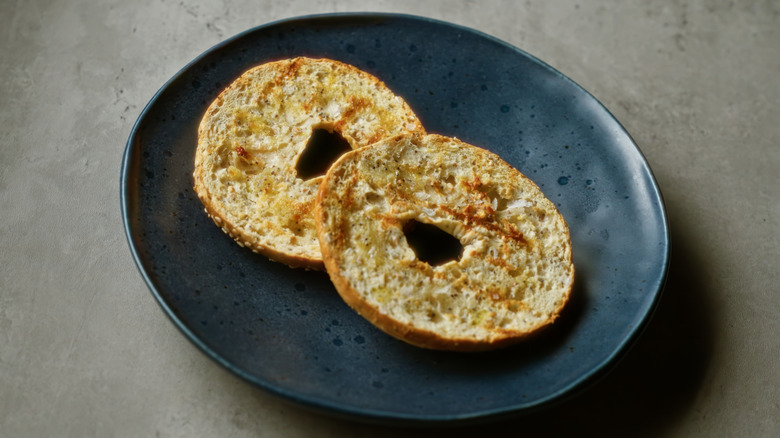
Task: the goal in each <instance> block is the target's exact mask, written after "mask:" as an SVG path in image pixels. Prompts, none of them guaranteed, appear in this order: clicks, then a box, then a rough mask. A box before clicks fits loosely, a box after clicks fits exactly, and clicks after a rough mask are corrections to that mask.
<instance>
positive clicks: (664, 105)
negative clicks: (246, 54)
mask: <svg viewBox="0 0 780 438" xmlns="http://www.w3.org/2000/svg"><path fill="white" fill-rule="evenodd" d="M345 11H386V12H403V13H409V14H415V15H422V16H427V17H432V18H437V19H441V20H445V21H449V22H453V23H457V24H460V25H464V26H468V27H471V28H474V29H478V30H480V31H482V32H485V33H487V34H490V35H493V36H495V37H497V38H499V39H502V40H504V41H506V42H508V43H510V44H513V45H515V46H517V47H519V48H521V49H523V50H525V51H527V52H529V53H531V54H533V55H535V56H537V57H539V58H541V59H542V60H544V61H545V62H547V63H549V64H550V65H551V66H553V67H554V68H556V69H558V70H559V71H561V72H562V73H564V74H565V75H567V76H569V77H570V78H572V79H573V80H574V81H575V82H577V83H578V84H580V85H581V86H583V87H584V88H585V89H586V90H588V91H590V92H591V93H592V94H593V95H594V96H595V97H596V98H597V99H599V100H600V101H601V102H602V103H604V105H605V106H606V107H607V108H608V109H609V110H610V111H611V112H612V113H613V114H614V115H615V116H616V118H617V119H618V120H619V121H620V122H621V123H622V124H623V125H624V126H625V127H626V129H627V130H628V132H629V133H631V135H632V136H633V138H634V139H635V140H636V142H637V144H638V145H639V147H640V149H641V150H642V152H643V154H644V155H645V156H646V158H647V160H648V162H649V164H650V166H651V168H652V169H653V172H654V173H655V175H656V177H657V180H658V183H659V185H660V187H661V190H662V192H663V194H664V197H665V201H666V206H667V209H668V214H669V220H670V224H671V231H672V236H673V253H672V264H671V270H670V274H669V280H668V285H667V288H666V292H665V294H664V296H663V298H662V301H661V303H660V306H659V308H658V311H657V313H656V315H655V318H654V319H653V321H652V322H651V324H650V326H649V327H648V329H647V330H646V332H645V333H644V334H643V336H642V337H641V338H640V339H639V341H638V343H637V344H636V346H635V348H634V349H632V350H631V351H630V353H629V354H628V355H627V357H626V358H625V359H624V360H623V361H622V362H621V363H620V364H618V366H617V367H616V368H615V369H614V371H613V372H612V373H611V374H609V375H608V376H607V377H606V378H604V379H603V380H602V381H600V382H598V383H597V384H596V385H595V386H593V387H591V388H590V389H589V390H587V391H586V392H584V393H582V394H580V395H578V396H577V397H575V398H573V399H571V400H568V401H566V402H564V403H562V404H559V405H557V406H554V407H552V408H550V409H547V410H545V411H542V412H539V413H535V414H531V415H528V416H526V417H523V418H520V419H516V420H511V421H509V422H504V423H497V424H491V425H486V426H479V427H476V428H462V429H457V430H443V431H436V430H406V429H404V430H399V429H387V428H384V427H377V426H372V425H368V424H362V423H354V422H350V421H346V420H340V419H335V418H330V417H327V416H323V415H320V414H315V413H310V412H308V411H305V410H303V409H300V408H298V407H297V406H294V405H290V404H287V403H284V402H281V401H280V400H279V399H277V398H275V397H273V396H271V395H268V394H266V393H265V392H263V391H261V390H259V389H256V388H254V387H252V386H250V385H248V384H246V383H245V382H244V381H242V380H240V379H238V378H237V377H235V376H234V375H232V374H230V373H229V372H227V371H226V370H224V369H223V368H222V367H220V366H218V365H217V364H216V363H215V362H213V361H211V360H210V359H209V358H207V357H206V356H205V355H203V354H202V353H201V352H200V351H199V350H198V349H197V348H195V347H194V346H193V345H192V344H191V343H190V342H189V341H188V340H187V339H186V338H185V337H183V336H182V335H181V334H180V332H179V331H178V330H177V329H176V328H175V327H174V326H173V324H171V322H170V320H169V319H168V318H167V317H166V316H165V314H164V313H163V312H162V311H161V310H160V308H159V306H158V305H157V304H156V302H155V301H154V299H153V297H152V295H151V294H150V293H149V290H148V289H147V287H146V285H145V283H144V281H143V279H142V277H141V275H139V272H138V270H137V269H136V267H135V265H134V262H133V259H132V256H131V253H130V250H129V249H128V245H127V243H126V239H125V236H124V231H123V227H122V219H121V216H120V208H119V205H120V204H119V169H120V162H121V157H122V153H123V150H124V147H125V142H126V140H127V138H128V135H129V133H130V130H131V128H132V126H133V123H134V121H135V120H136V118H137V117H138V115H139V113H140V112H141V110H142V109H143V107H144V105H145V104H146V103H147V102H148V101H149V99H150V98H151V97H152V96H153V95H154V93H155V92H156V91H157V90H158V89H159V88H160V87H161V86H162V85H163V84H164V83H165V82H166V81H167V80H168V79H169V78H170V77H171V76H172V75H173V74H175V73H176V72H177V71H178V70H179V69H180V68H182V67H183V66H184V65H186V64H187V63H188V62H189V61H191V60H192V59H193V58H195V57H196V56H197V55H199V54H200V53H201V52H203V51H204V50H206V49H208V48H210V47H211V46H213V45H214V44H216V43H218V42H220V41H222V40H224V39H226V38H229V37H230V36H232V35H234V34H237V33H239V32H241V31H243V30H246V29H248V28H251V27H254V26H257V25H260V24H264V23H267V22H270V21H273V20H277V19H282V18H287V17H292V16H298V15H306V14H312V13H322V12H345ZM0 54H2V56H0V205H2V209H0V248H2V252H0V431H2V432H0V435H2V436H3V437H21V436H78V437H85V436H100V437H104V436H122V437H124V436H231V437H242V436H289V437H298V436H300V437H320V436H329V437H330V436H334V437H335V436H338V437H342V436H397V435H399V434H404V435H407V436H436V435H442V436H444V435H446V436H469V435H471V434H473V433H476V432H479V435H480V436H505V435H512V436H514V435H515V434H518V433H520V432H523V433H526V432H527V434H528V436H542V435H544V436H547V435H553V436H555V435H574V434H577V435H584V436H592V435H597V434H598V435H599V436H616V435H620V436H625V435H628V436H654V437H658V436H685V437H711V436H777V435H778V434H780V367H779V366H778V363H777V361H778V358H780V323H779V322H778V321H780V293H778V291H777V284H778V283H779V282H780V281H779V280H780V278H778V269H777V267H778V260H779V259H780V243H779V241H778V236H779V235H780V232H779V231H778V219H779V218H780V195H779V194H778V193H780V190H778V189H780V184H779V182H780V181H778V174H780V172H779V171H780V146H779V145H780V3H778V2H776V1H771V0H766V1H754V2H720V1H691V2H671V1H669V2H663V1H658V2H644V1H630V2H607V1H592V2H573V1H552V2H510V1H484V2H473V1H448V2H445V1H429V2H421V1H393V2H390V1H367V0H363V1H316V0H308V1H307V0H301V1H293V2H269V1H261V2H258V1H241V0H235V1H231V0H222V1H203V2H190V1H163V0H159V1H157V0H154V1H142V2H124V1H117V0H108V1H96V0H78V1H68V2H65V1H61V2H54V1H30V2H10V1H5V2H0Z"/></svg>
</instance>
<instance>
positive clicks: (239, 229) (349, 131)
mask: <svg viewBox="0 0 780 438" xmlns="http://www.w3.org/2000/svg"><path fill="white" fill-rule="evenodd" d="M422 130H423V128H422V125H421V124H420V122H419V120H418V119H417V116H416V115H415V114H414V112H413V111H412V110H411V108H410V107H409V105H408V104H406V102H404V100H403V99H402V98H401V97H399V96H396V95H395V94H393V93H392V92H391V91H390V90H389V89H388V88H387V87H386V86H385V85H384V84H383V83H382V82H381V81H379V79H377V78H376V77H374V76H372V75H370V74H368V73H366V72H363V71H361V70H359V69H357V68H355V67H352V66H350V65H346V64H343V63H341V62H338V61H333V60H328V59H311V58H295V59H286V60H281V61H276V62H270V63H267V64H263V65H260V66H257V67H255V68H252V69H250V70H248V71H246V72H245V73H244V74H242V75H241V76H240V77H239V78H238V79H236V80H235V81H234V82H233V83H232V84H230V85H229V86H228V87H227V88H226V89H225V90H224V91H222V92H221V93H220V94H219V96H218V97H217V98H216V99H215V100H214V101H213V102H212V103H211V105H210V106H209V107H208V109H207V110H206V112H205V114H204V116H203V118H202V120H201V122H200V126H199V128H198V145H197V151H196V153H195V170H194V173H193V179H194V190H195V193H196V194H197V195H198V198H199V199H200V200H201V202H202V203H203V205H204V207H205V210H206V213H207V214H208V215H209V216H210V217H211V218H212V219H213V221H214V222H215V223H216V224H217V225H218V226H219V227H221V228H222V230H223V231H224V232H225V233H227V234H229V235H230V236H231V237H232V238H233V239H235V240H236V241H237V242H238V244H239V245H241V246H246V247H249V248H250V249H252V250H253V251H254V252H258V253H262V254H264V255H266V256H268V257H269V258H271V259H273V260H276V261H280V262H282V263H285V264H287V265H289V266H292V267H305V268H312V269H322V255H321V252H320V248H319V243H318V241H317V235H316V226H315V224H314V217H313V216H312V209H313V202H314V198H315V196H316V194H317V188H318V187H319V184H320V181H321V180H322V178H323V176H324V173H325V170H326V169H327V164H328V163H320V164H321V165H322V166H323V171H322V172H321V173H322V175H319V176H318V175H308V174H307V175H303V174H302V172H301V171H300V170H301V168H300V167H299V165H300V163H301V162H302V161H303V159H302V156H303V155H304V152H305V150H306V149H307V144H308V143H309V140H310V138H311V137H312V136H316V135H319V134H321V133H325V135H326V136H327V135H328V133H334V134H338V135H340V136H341V137H342V138H343V140H342V141H345V142H346V143H347V144H348V146H347V147H346V150H350V149H355V148H360V147H364V146H368V145H370V144H372V143H374V142H376V141H378V140H381V139H383V138H388V137H392V136H394V135H397V134H400V133H404V132H407V131H420V132H422ZM333 144H335V143H333V142H331V143H325V146H321V147H326V148H331V149H334V148H335V146H333ZM320 159H321V158H320ZM316 160H317V156H315V161H316Z"/></svg>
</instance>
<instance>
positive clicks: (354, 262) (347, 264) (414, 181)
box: [315, 135, 574, 351]
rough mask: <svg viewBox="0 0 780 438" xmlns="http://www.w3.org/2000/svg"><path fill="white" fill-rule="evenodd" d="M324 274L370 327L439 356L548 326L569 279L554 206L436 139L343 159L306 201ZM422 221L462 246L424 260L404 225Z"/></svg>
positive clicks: (563, 229) (479, 156) (491, 162)
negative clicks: (451, 254) (453, 254)
mask: <svg viewBox="0 0 780 438" xmlns="http://www.w3.org/2000/svg"><path fill="white" fill-rule="evenodd" d="M315 218H316V221H317V229H318V236H319V240H320V245H321V248H322V253H323V259H324V263H325V267H326V268H327V271H328V273H329V275H330V277H331V280H332V281H333V283H334V285H335V286H336V289H337V290H338V292H339V294H340V295H341V296H342V298H343V299H344V300H345V301H346V302H347V304H349V305H350V306H351V307H352V308H354V309H355V310H356V311H357V312H358V313H360V314H361V315H363V316H364V317H365V318H367V319H368V320H369V321H370V322H371V323H373V324H374V325H376V326H377V327H378V328H380V329H382V330H384V331H385V332H387V333H388V334H390V335H393V336H395V337H397V338H399V339H401V340H404V341H406V342H408V343H411V344H414V345H417V346H421V347H426V348H433V349H443V350H460V351H473V350H488V349H494V348H497V347H500V346H505V345H508V344H511V343H514V342H517V341H518V340H520V339H523V338H525V337H527V336H528V335H530V334H532V333H535V332H537V331H538V330H539V329H540V328H542V327H544V326H547V325H548V324H550V323H551V322H553V321H554V320H555V319H556V318H557V317H558V316H559V314H560V312H561V309H562V308H563V306H564V304H565V303H566V302H567V301H568V299H569V296H570V293H571V289H572V284H573V280H574V266H573V264H572V249H571V241H570V237H569V232H568V228H567V225H566V222H565V221H564V219H563V217H562V216H561V214H560V213H559V212H558V210H557V209H556V207H555V206H554V204H553V203H552V202H551V201H549V200H548V199H547V198H546V197H545V196H544V194H543V193H542V192H541V190H540V189H539V188H538V187H537V186H536V185H535V184H534V183H533V182H532V181H531V180H529V179H528V178H526V177H525V176H524V175H522V174H521V173H520V172H519V171H518V170H516V169H514V168H513V167H512V166H510V165H509V164H507V163H506V162H505V161H503V160H501V159H500V158H499V157H498V156H497V155H495V154H493V153H491V152H489V151H487V150H485V149H481V148H478V147H475V146H471V145H468V144H465V143H463V142H460V141H458V140H456V139H452V138H447V137H443V136H439V135H406V136H399V137H396V138H393V139H389V140H385V141H382V142H380V143H379V144H377V145H374V146H372V147H371V148H366V149H361V150H357V151H352V152H349V153H347V154H345V155H343V156H342V157H341V158H340V159H339V160H338V161H337V162H336V163H335V164H334V165H333V166H332V167H331V168H330V170H329V171H328V174H327V175H326V177H325V180H324V181H323V183H322V184H321V186H320V189H319V192H318V195H317V203H316V206H315ZM411 221H416V222H421V223H425V224H432V225H435V226H436V227H438V228H439V229H441V230H444V231H446V232H447V233H449V234H451V235H452V236H454V237H455V238H457V239H458V240H459V242H460V244H461V245H462V246H463V250H462V253H461V255H460V257H459V258H457V259H456V260H451V261H448V262H444V263H442V264H438V265H434V266H432V265H430V264H429V263H427V262H425V261H422V260H420V259H419V258H418V256H417V255H416V253H415V251H414V250H413V249H412V248H411V247H410V245H409V243H408V241H407V238H406V235H405V233H404V229H405V227H406V226H407V225H408V224H409V223H410V222H411Z"/></svg>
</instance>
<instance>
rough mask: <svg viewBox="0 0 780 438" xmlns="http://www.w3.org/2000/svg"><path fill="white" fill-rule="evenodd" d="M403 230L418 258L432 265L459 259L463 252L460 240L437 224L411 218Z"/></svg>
mask: <svg viewBox="0 0 780 438" xmlns="http://www.w3.org/2000/svg"><path fill="white" fill-rule="evenodd" d="M403 231H404V236H406V242H407V243H408V244H409V247H411V248H412V251H414V254H415V255H416V256H417V258H418V259H419V260H421V261H423V262H426V263H428V264H429V265H431V266H439V265H443V264H444V263H447V262H449V261H451V260H459V259H460V256H461V255H462V254H463V245H461V243H460V240H458V239H457V238H455V236H453V235H452V234H450V233H448V232H446V231H444V230H442V229H441V228H439V227H437V226H436V225H431V224H426V223H424V222H420V221H417V220H411V221H409V222H407V223H406V224H405V225H404V228H403Z"/></svg>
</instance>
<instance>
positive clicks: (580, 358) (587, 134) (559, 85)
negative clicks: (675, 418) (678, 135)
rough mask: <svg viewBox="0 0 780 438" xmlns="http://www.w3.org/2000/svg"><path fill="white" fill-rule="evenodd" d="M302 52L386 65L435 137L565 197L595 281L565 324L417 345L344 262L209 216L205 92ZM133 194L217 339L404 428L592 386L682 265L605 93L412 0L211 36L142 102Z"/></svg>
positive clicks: (337, 407) (658, 201)
mask: <svg viewBox="0 0 780 438" xmlns="http://www.w3.org/2000/svg"><path fill="white" fill-rule="evenodd" d="M299 55H305V56H312V57H327V58H332V59H336V60H339V61H343V62H346V63H348V64H352V65H355V66H356V67H358V68H360V69H363V70H366V71H368V72H370V73H372V74H374V75H375V76H377V77H379V78H380V79H381V80H383V81H384V82H385V83H386V84H387V86H388V87H389V88H390V89H391V90H393V91H394V92H396V93H397V94H399V95H401V96H403V97H404V98H405V99H406V100H407V102H408V103H409V105H410V106H411V107H412V108H413V109H414V110H415V112H416V113H417V114H418V116H419V117H420V119H421V120H422V122H423V124H424V125H425V127H426V128H427V130H428V131H429V132H434V133H439V134H444V135H448V136H454V137H458V138H460V139H461V140H464V141H466V142H469V143H472V144H475V145H478V146H482V147H485V148H487V149H490V150H492V151H493V152H496V153H497V154H499V155H500V156H501V157H503V158H504V159H505V160H506V161H508V162H509V163H511V164H512V165H514V166H515V167H516V168H518V169H519V170H520V171H522V172H523V173H525V174H526V175H527V176H529V177H530V178H531V179H533V180H534V181H535V182H536V183H537V184H538V185H539V186H540V188H541V189H542V191H543V192H544V193H545V194H546V195H547V196H548V197H549V198H550V199H552V200H553V201H554V202H555V204H556V205H557V206H558V208H559V209H560V211H561V213H562V214H563V216H564V217H565V218H566V220H567V221H568V223H569V225H570V228H571V233H572V243H573V250H574V263H575V266H576V269H577V280H576V283H575V289H574V292H573V297H572V300H571V302H570V303H569V305H568V307H567V308H566V309H565V310H564V312H563V315H562V316H561V318H560V319H559V320H558V321H557V322H556V324H554V326H553V327H552V328H551V329H550V330H548V331H546V332H545V333H544V334H543V335H542V336H540V337H538V338H535V339H533V340H531V341H528V342H526V343H524V344H521V345H518V346H516V347H513V348H510V349H507V350H502V351H496V352H490V353H485V354H456V353H446V352H434V351H427V350H422V349H418V348H415V347H412V346H409V345H406V344H404V343H402V342H399V341H397V340H395V339H392V338H390V337H388V336H387V335H385V334H383V333H382V332H380V331H378V330H376V329H375V328H373V327H372V326H371V325H369V324H368V323H367V322H366V321H364V320H363V319H362V318H361V317H359V316H358V315H357V314H356V313H355V312H353V311H352V310H351V309H349V308H348V307H347V306H346V305H345V304H344V303H343V302H342V301H341V299H340V298H339V296H338V294H337V293H336V291H335V289H334V288H333V286H332V285H331V284H330V282H329V279H328V277H327V275H326V274H324V273H321V272H308V271H303V270H293V269H289V268H287V267H286V266H284V265H281V264H278V263H273V262H270V261H268V260H267V259H265V258H264V257H262V256H259V255H256V254H253V253H252V252H250V251H248V250H246V249H244V248H241V247H239V246H238V245H236V244H235V243H234V242H233V241H232V240H231V239H229V238H228V237H227V236H226V235H225V234H223V233H222V231H221V230H220V229H219V228H217V227H216V226H215V225H214V224H213V223H212V222H211V220H210V219H208V218H207V217H206V215H205V214H204V212H203V207H202V205H201V203H200V201H199V200H198V199H197V197H196V196H195V195H194V193H193V191H192V188H191V187H192V177H191V174H192V168H193V157H194V152H195V146H196V140H197V126H198V123H199V121H200V119H201V116H202V115H203V113H204V111H205V109H206V107H207V106H208V105H209V103H210V102H211V101H212V99H214V98H215V97H216V96H217V94H218V93H219V92H220V91H221V90H222V89H223V88H224V87H225V86H227V85H228V84H229V83H230V82H231V81H232V80H233V79H235V78H236V77H238V76H239V75H240V74H241V73H242V72H243V71H245V70H247V69H248V68H250V67H252V66H255V65H257V64H260V63H263V62H266V61H271V60H276V59H280V58H287V57H294V56H299ZM121 202H122V213H123V218H124V221H125V230H126V233H127V238H128V241H129V244H130V248H131V250H132V252H133V255H134V257H135V261H136V263H137V265H138V268H139V270H140V272H141V274H142V275H143V277H144V279H145V280H146V283H147V284H148V286H149V288H150V290H151V291H152V293H153V294H154V296H155V298H156V299H157V300H158V302H159V304H160V306H161V307H162V309H163V311H164V312H165V313H166V314H167V315H168V316H169V317H170V319H171V320H172V321H173V323H174V324H175V325H176V326H177V327H178V328H179V329H180V330H181V331H182V332H183V333H184V335H185V336H186V337H187V338H189V339H190V340H191V341H192V342H193V343H195V345H197V346H198V347H199V348H200V349H201V350H202V351H203V352H204V353H206V354H207V355H208V356H210V357H211V358H212V359H214V360H215V361H216V362H218V363H219V364H221V365H222V366H224V367H226V368H227V369H229V370H230V371H232V372H234V373H236V374H237V375H239V376H241V377H242V378H244V379H246V380H247V381H249V382H251V383H252V384H254V385H257V386H259V387H261V388H263V389H265V390H267V391H269V392H271V393H273V394H276V395H278V396H281V397H282V398H284V399H286V400H289V401H293V402H296V403H299V404H301V405H303V406H306V407H309V408H312V409H315V410H319V411H324V412H328V413H331V414H336V415H339V416H347V417H350V418H355V419H363V420H370V421H380V422H381V421H387V422H393V423H395V424H397V423H399V422H402V423H403V422H406V423H416V422H425V423H431V422H433V423H452V422H464V421H469V420H478V419H479V420H485V419H493V418H499V417H503V416H507V415H511V414H518V413H523V412H528V411H529V410H530V409H534V408H541V407H545V406H548V405H550V404H551V403H553V402H555V401H558V400H560V399H561V398H562V397H564V396H565V395H571V394H573V393H575V392H576V391H575V390H577V389H581V388H583V387H584V386H586V385H587V384H588V383H591V382H593V381H594V380H595V379H596V378H597V377H599V376H601V375H603V374H604V373H605V372H606V371H607V370H608V369H609V368H610V366H611V365H612V364H614V363H615V362H616V361H617V359H618V358H619V357H620V356H621V355H622V354H623V353H624V352H625V350H626V349H627V347H629V346H630V345H631V344H632V343H633V342H634V341H635V339H636V338H637V336H638V335H639V333H640V332H641V330H642V328H643V327H644V326H645V325H646V323H647V321H648V320H649V318H650V316H651V314H652V311H653V309H654V308H655V306H656V303H657V302H658V299H659V296H660V292H661V288H662V286H663V283H664V279H665V276H666V271H667V266H668V261H669V232H668V226H667V220H666V214H665V211H664V207H663V203H662V198H661V194H660V192H659V189H658V187H657V185H656V183H655V181H654V178H653V176H652V174H651V171H650V169H649V168H648V165H647V163H646V161H645V160H644V158H643V156H642V155H641V153H640V152H639V150H638V149H637V146H636V145H635V144H634V142H633V141H632V139H631V138H630V136H629V135H628V134H627V133H626V131H625V130H624V129H623V128H622V127H621V125H620V124H619V123H618V122H617V121H616V120H615V119H614V117H613V116H612V115H611V114H610V113H609V112H608V111H607V110H606V109H605V108H604V107H603V106H602V105H601V104H600V103H599V102H598V101H597V100H596V99H594V97H593V96H591V95H590V94H588V93H587V92H586V91H585V90H583V89H582V88H580V87H579V86H578V85H577V84H575V83H573V82H572V81H571V80H569V79H568V78H566V77H565V76H563V75H562V74H561V73H559V72H557V71H555V70H554V69H552V68H551V67H549V66H548V65H546V64H544V63H543V62H541V61H540V60H538V59H536V58H534V57H533V56H531V55H529V54H527V53H525V52H523V51H521V50H519V49H517V48H515V47H512V46H510V45H508V44H506V43H504V42H502V41H499V40H497V39H495V38H493V37H490V36H487V35H485V34H483V33H480V32H477V31H474V30H471V29H467V28H464V27H459V26H456V25H452V24H448V23H444V22H440V21H435V20H430V19H426V18H420V17H413V16H404V15H383V14H368V15H367V14H346V15H344V14H339V15H326V16H311V17H302V18H295V19H290V20H284V21H279V22H275V23H271V24H268V25H264V26H260V27H257V28H254V29H251V30H249V31H247V32H244V33H242V34H240V35H237V36H235V37H233V38H231V39H229V40H227V41H225V42H223V43H221V44H219V45H217V46H216V47H214V48H212V49H210V50H208V51H207V52H206V53H204V54H202V55H201V56H199V57H198V58H197V59H195V60H194V61H193V62H192V63H190V64H189V65H187V66H186V67H184V68H183V69H182V70H181V71H180V72H179V73H177V74H176V75H175V76H174V77H173V78H172V79H171V80H170V81H168V83H166V84H165V85H164V86H163V87H162V88H161V89H160V91H159V92H158V93H157V94H156V95H155V96H154V97H153V98H152V100H151V102H149V104H148V105H147V107H146V108H145V109H144V110H143V112H142V113H141V115H140V117H139V119H138V121H137V122H136V124H135V126H134V128H133V131H132V134H131V135H130V138H129V140H128V142H127V148H126V151H125V156H124V160H123V163H122V176H121Z"/></svg>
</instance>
